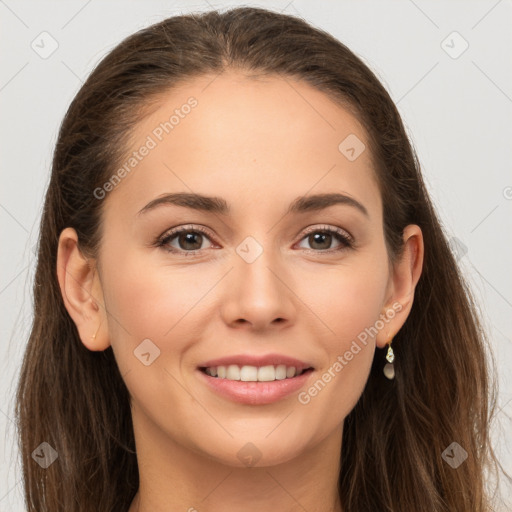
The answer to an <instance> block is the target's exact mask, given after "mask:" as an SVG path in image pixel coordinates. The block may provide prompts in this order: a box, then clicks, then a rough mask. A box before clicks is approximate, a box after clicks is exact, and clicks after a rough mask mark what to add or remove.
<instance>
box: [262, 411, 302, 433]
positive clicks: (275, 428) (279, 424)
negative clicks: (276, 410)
mask: <svg viewBox="0 0 512 512" xmlns="http://www.w3.org/2000/svg"><path fill="white" fill-rule="evenodd" d="M294 411H295V409H293V410H291V411H290V412H289V413H288V414H287V415H286V416H285V417H284V418H283V419H282V420H281V421H280V422H279V423H278V424H277V425H276V426H275V427H274V428H273V429H272V430H271V431H270V432H269V433H268V434H267V435H266V436H265V438H267V437H268V436H269V435H270V434H272V432H274V431H275V430H277V428H278V427H279V426H281V424H282V423H283V422H284V420H285V419H286V418H288V416H290V414H292V413H293V412H294Z"/></svg>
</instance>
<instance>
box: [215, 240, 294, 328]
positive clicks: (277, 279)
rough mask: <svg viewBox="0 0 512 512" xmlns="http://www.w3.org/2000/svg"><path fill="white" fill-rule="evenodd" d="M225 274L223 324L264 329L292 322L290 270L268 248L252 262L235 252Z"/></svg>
mask: <svg viewBox="0 0 512 512" xmlns="http://www.w3.org/2000/svg"><path fill="white" fill-rule="evenodd" d="M227 277H228V279H226V282H225V284H224V297H223V300H222V306H221V316H222V318H223V320H224V322H225V323H226V325H228V326H230V327H234V328H237V329H241V328H245V329H250V330H252V331H264V330H266V329H282V328H285V327H287V326H289V325H291V324H293V323H294V322H295V317H296V304H295V302H294V297H296V295H295V294H294V293H293V283H289V281H290V280H291V277H290V274H289V273H288V272H286V270H285V269H284V268H283V267H282V265H281V264H280V262H279V261H278V260H277V258H275V257H272V256H271V254H270V251H269V250H264V251H263V253H262V254H261V255H260V256H259V257H258V258H257V259H256V260H255V261H253V262H252V263H247V262H246V261H244V260H243V259H242V258H240V257H239V256H238V255H237V254H235V255H234V268H233V270H232V271H231V272H230V273H229V275H228V276H227Z"/></svg>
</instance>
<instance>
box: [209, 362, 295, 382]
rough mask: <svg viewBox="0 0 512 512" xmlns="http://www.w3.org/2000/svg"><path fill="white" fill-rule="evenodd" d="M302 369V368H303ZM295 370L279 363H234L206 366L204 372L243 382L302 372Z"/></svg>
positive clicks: (278, 377)
mask: <svg viewBox="0 0 512 512" xmlns="http://www.w3.org/2000/svg"><path fill="white" fill-rule="evenodd" d="M303 371H304V370H303ZM303 371H300V372H297V370H296V368H295V366H286V365H284V364H279V365H277V366H273V365H268V366H259V367H258V366H249V365H246V366H242V367H241V368H240V367H239V366H238V365H236V364H230V365H229V366H211V367H208V368H206V374H207V375H210V376H211V377H217V378H219V379H228V380H240V381H243V382H272V381H274V380H284V379H291V378H292V377H295V376H297V375H300V374H301V373H303Z"/></svg>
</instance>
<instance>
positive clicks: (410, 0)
mask: <svg viewBox="0 0 512 512" xmlns="http://www.w3.org/2000/svg"><path fill="white" fill-rule="evenodd" d="M409 2H411V4H412V5H414V7H416V9H418V11H420V12H421V14H423V16H425V18H427V19H428V20H429V21H430V23H432V25H434V27H436V28H439V25H438V24H437V23H436V22H435V21H434V20H433V19H432V18H431V17H430V16H429V15H428V14H427V13H426V12H425V11H424V10H423V9H421V8H420V7H419V5H418V4H416V3H415V2H414V1H413V0H409Z"/></svg>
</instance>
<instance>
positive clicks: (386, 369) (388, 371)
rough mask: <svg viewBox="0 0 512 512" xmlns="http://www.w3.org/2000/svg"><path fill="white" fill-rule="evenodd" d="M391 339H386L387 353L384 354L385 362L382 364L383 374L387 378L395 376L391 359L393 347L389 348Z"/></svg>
mask: <svg viewBox="0 0 512 512" xmlns="http://www.w3.org/2000/svg"><path fill="white" fill-rule="evenodd" d="M392 341H393V339H390V340H389V341H388V353H387V354H386V360H387V364H386V365H385V366H384V370H383V371H384V375H385V376H386V377H387V378H388V379H389V380H393V379H394V378H395V367H394V366H393V361H394V360H395V354H394V353H393V349H392V348H391V342H392Z"/></svg>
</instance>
